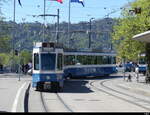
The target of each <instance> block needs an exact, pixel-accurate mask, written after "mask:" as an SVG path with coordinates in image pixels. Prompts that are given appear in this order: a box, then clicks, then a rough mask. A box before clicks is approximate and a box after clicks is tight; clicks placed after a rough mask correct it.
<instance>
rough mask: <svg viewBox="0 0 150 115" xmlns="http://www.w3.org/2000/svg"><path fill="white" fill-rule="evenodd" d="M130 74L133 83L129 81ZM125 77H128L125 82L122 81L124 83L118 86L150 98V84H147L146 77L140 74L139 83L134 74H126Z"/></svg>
mask: <svg viewBox="0 0 150 115" xmlns="http://www.w3.org/2000/svg"><path fill="white" fill-rule="evenodd" d="M129 74H130V75H131V76H132V78H131V80H132V81H131V82H129V81H127V76H128V75H129ZM125 75H126V78H125V80H123V79H122V81H121V82H120V83H119V84H117V86H119V87H120V88H123V89H126V90H130V91H132V92H135V93H138V94H142V95H144V96H150V83H149V84H146V82H145V76H144V75H143V74H139V81H138V82H137V79H136V74H135V73H134V72H126V74H125Z"/></svg>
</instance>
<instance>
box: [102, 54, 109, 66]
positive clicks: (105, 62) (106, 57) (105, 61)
mask: <svg viewBox="0 0 150 115" xmlns="http://www.w3.org/2000/svg"><path fill="white" fill-rule="evenodd" d="M108 63H109V57H108V56H103V64H108Z"/></svg>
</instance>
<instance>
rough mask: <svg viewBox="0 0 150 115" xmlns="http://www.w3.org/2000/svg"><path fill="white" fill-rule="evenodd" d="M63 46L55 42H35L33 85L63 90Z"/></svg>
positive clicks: (40, 88)
mask: <svg viewBox="0 0 150 115" xmlns="http://www.w3.org/2000/svg"><path fill="white" fill-rule="evenodd" d="M62 62H63V48H61V47H60V46H56V45H55V44H54V43H43V42H36V43H34V48H33V73H32V87H33V88H36V90H43V89H49V90H52V91H62V90H63V83H64V79H63V63H62Z"/></svg>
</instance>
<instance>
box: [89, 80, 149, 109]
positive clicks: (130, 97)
mask: <svg viewBox="0 0 150 115" xmlns="http://www.w3.org/2000/svg"><path fill="white" fill-rule="evenodd" d="M108 81H110V80H104V81H101V82H100V86H102V87H103V88H99V87H97V86H95V85H94V83H95V82H99V81H92V82H90V86H91V87H93V88H94V89H96V90H97V91H101V92H104V93H105V94H108V95H111V96H113V97H116V98H117V99H120V100H123V101H126V102H128V103H131V104H134V105H136V106H138V107H141V108H143V109H145V110H148V111H150V106H149V107H146V106H144V105H142V104H143V103H145V104H149V105H150V101H148V100H144V99H141V98H138V97H135V96H133V95H130V94H127V93H124V92H121V91H118V90H115V89H112V88H110V87H108V86H106V85H104V83H105V82H108ZM104 88H105V89H104ZM112 92H113V93H112ZM117 94H118V95H117ZM120 95H122V96H120ZM126 97H127V98H128V99H127V98H126ZM134 100H137V101H135V102H134Z"/></svg>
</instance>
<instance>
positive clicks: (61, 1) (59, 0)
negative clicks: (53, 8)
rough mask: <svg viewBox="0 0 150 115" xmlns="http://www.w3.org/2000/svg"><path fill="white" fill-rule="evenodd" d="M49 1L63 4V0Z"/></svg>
mask: <svg viewBox="0 0 150 115" xmlns="http://www.w3.org/2000/svg"><path fill="white" fill-rule="evenodd" d="M50 1H57V2H59V3H61V4H62V3H63V0H50Z"/></svg>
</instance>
